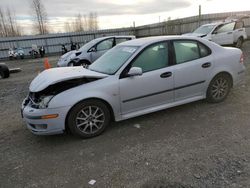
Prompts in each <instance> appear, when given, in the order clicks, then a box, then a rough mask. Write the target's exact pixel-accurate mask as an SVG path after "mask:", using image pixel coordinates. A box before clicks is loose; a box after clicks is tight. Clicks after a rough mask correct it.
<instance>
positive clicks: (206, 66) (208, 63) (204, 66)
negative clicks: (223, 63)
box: [201, 62, 211, 68]
mask: <svg viewBox="0 0 250 188" xmlns="http://www.w3.org/2000/svg"><path fill="white" fill-rule="evenodd" d="M201 66H202V68H208V67H211V63H210V62H207V63H204V64H202V65H201Z"/></svg>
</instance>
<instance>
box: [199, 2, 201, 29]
mask: <svg viewBox="0 0 250 188" xmlns="http://www.w3.org/2000/svg"><path fill="white" fill-rule="evenodd" d="M200 26H201V5H199V27H200Z"/></svg>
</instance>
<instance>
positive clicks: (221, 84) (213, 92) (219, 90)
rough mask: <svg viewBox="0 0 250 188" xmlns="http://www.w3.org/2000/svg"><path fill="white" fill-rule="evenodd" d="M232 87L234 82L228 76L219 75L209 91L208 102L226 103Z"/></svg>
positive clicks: (214, 79)
mask: <svg viewBox="0 0 250 188" xmlns="http://www.w3.org/2000/svg"><path fill="white" fill-rule="evenodd" d="M231 87H232V80H231V78H230V76H229V75H227V74H219V75H217V76H215V77H214V78H213V80H212V81H211V82H210V84H209V87H208V89H207V101H208V102H211V103H219V102H222V101H224V100H225V99H226V98H227V96H228V94H229V92H230V89H231Z"/></svg>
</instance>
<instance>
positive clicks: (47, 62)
mask: <svg viewBox="0 0 250 188" xmlns="http://www.w3.org/2000/svg"><path fill="white" fill-rule="evenodd" d="M50 68H51V65H50V64H49V59H48V58H45V59H44V69H50Z"/></svg>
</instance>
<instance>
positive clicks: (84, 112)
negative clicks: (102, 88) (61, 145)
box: [67, 100, 111, 138]
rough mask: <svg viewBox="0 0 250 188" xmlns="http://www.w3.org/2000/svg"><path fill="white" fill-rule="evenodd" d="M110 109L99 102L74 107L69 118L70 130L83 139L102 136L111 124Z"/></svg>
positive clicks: (88, 102)
mask: <svg viewBox="0 0 250 188" xmlns="http://www.w3.org/2000/svg"><path fill="white" fill-rule="evenodd" d="M110 117H111V115H110V111H109V108H108V107H107V106H106V105H105V104H104V103H103V102H101V101H99V100H86V101H82V102H80V103H78V104H77V105H76V106H74V107H73V108H72V109H71V110H70V112H69V114H68V118H67V126H68V128H69V130H70V131H71V132H72V133H73V134H74V135H76V136H80V137H81V138H92V137H95V136H98V135H100V134H101V133H102V132H103V131H104V130H105V129H106V127H107V126H108V125H109V123H110Z"/></svg>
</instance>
